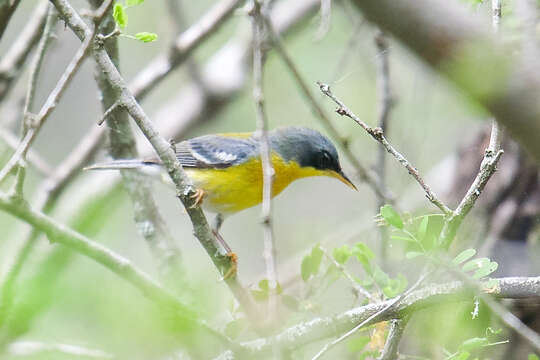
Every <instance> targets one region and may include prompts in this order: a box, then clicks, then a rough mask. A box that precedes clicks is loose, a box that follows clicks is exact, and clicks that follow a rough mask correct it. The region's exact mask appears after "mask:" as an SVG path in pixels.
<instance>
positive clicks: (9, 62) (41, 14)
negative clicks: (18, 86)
mask: <svg viewBox="0 0 540 360" xmlns="http://www.w3.org/2000/svg"><path fill="white" fill-rule="evenodd" d="M48 4H49V2H48V1H47V0H42V1H41V2H40V3H39V4H38V5H37V6H36V8H35V10H34V12H33V13H32V15H31V16H30V18H29V19H28V23H27V24H26V26H25V27H24V29H23V30H22V31H21V34H20V35H19V37H18V38H17V39H16V40H15V41H13V43H12V45H11V46H10V48H9V49H8V50H7V51H6V52H5V55H4V57H3V58H2V60H1V61H0V103H1V102H2V100H4V99H5V98H6V96H7V95H8V94H9V92H10V91H11V90H12V89H13V87H14V86H13V81H15V80H16V79H17V78H18V77H19V75H20V74H21V69H22V67H23V65H24V63H25V62H26V60H27V58H28V56H29V55H30V52H31V51H32V49H33V48H34V46H35V45H36V44H37V43H38V41H39V39H40V37H41V33H42V31H43V26H44V25H45V20H46V19H47V9H48V7H49V5H48Z"/></svg>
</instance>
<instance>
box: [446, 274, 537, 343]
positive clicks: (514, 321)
mask: <svg viewBox="0 0 540 360" xmlns="http://www.w3.org/2000/svg"><path fill="white" fill-rule="evenodd" d="M445 266H446V268H447V269H448V270H449V271H450V272H451V273H452V274H453V275H455V276H456V277H457V278H458V279H460V280H461V281H462V282H463V283H464V284H465V285H466V286H467V287H468V288H470V289H472V290H473V291H474V292H475V293H477V294H478V297H479V298H480V299H481V300H482V301H483V302H484V303H485V304H486V305H487V306H488V307H489V308H490V309H491V311H492V312H493V313H494V314H495V315H496V316H497V317H498V318H499V319H501V321H502V322H503V323H505V324H506V325H507V326H508V327H509V328H511V329H512V330H514V331H515V332H516V333H517V334H518V335H520V336H521V337H523V338H524V339H525V340H526V341H527V342H528V343H529V344H530V345H531V346H532V347H533V348H534V349H535V350H536V351H538V352H540V335H538V334H537V333H536V332H535V331H534V330H532V329H530V328H529V327H528V326H527V325H525V324H524V323H523V322H522V321H521V320H520V319H519V318H518V317H517V316H515V315H514V314H512V313H511V312H510V311H508V310H507V309H506V308H505V307H504V306H502V305H501V304H499V303H498V302H497V301H495V300H494V299H493V298H492V297H491V296H489V295H488V294H485V293H484V292H482V286H481V284H480V282H479V281H477V280H475V279H472V278H470V277H469V276H468V275H467V274H465V273H463V271H461V270H456V269H455V267H453V266H452V265H448V264H445Z"/></svg>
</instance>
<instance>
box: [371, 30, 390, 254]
mask: <svg viewBox="0 0 540 360" xmlns="http://www.w3.org/2000/svg"><path fill="white" fill-rule="evenodd" d="M375 46H376V47H377V62H376V68H377V70H376V79H377V81H376V83H377V99H378V101H377V108H378V113H379V114H378V118H379V119H378V126H379V128H381V130H382V131H383V133H388V120H389V118H390V110H391V108H392V105H393V103H394V101H393V99H392V95H391V92H390V59H389V58H390V56H389V52H390V48H389V46H388V39H387V38H386V36H385V35H384V33H383V32H382V31H379V32H378V33H377V35H375ZM377 150H378V151H377V160H376V162H375V172H376V173H377V176H378V178H379V183H380V184H381V186H383V187H386V154H385V149H384V147H382V146H379V147H378V149H377ZM385 203H386V199H385V198H383V197H382V196H377V207H376V209H375V211H376V214H378V213H379V211H380V208H381V206H383V205H384V204H385ZM379 234H380V239H381V244H380V249H381V251H380V254H381V261H382V263H383V264H384V263H385V262H386V260H387V256H386V249H387V247H388V230H387V228H386V227H384V226H381V227H380V230H379Z"/></svg>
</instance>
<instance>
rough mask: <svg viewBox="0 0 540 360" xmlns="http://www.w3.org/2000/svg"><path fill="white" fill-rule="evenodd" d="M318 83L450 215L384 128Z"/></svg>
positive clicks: (429, 197)
mask: <svg viewBox="0 0 540 360" xmlns="http://www.w3.org/2000/svg"><path fill="white" fill-rule="evenodd" d="M318 84H319V87H320V89H321V92H322V93H323V94H324V95H326V96H328V97H329V98H330V99H332V100H333V101H334V102H335V103H336V104H337V105H338V109H337V110H336V112H337V113H338V114H339V115H342V116H347V117H348V118H350V119H352V120H354V121H355V122H356V123H357V124H358V125H360V126H361V127H362V128H363V129H364V130H366V132H367V133H368V134H369V135H371V137H373V138H374V139H375V140H377V141H378V142H380V143H381V144H382V146H384V148H385V149H386V151H388V152H389V153H390V154H391V155H392V156H394V157H395V158H396V160H397V161H398V162H399V163H400V164H401V165H403V166H404V167H405V168H406V169H407V171H408V172H409V174H411V176H412V177H413V178H414V179H415V180H416V181H417V182H418V184H420V186H421V187H422V189H424V191H425V193H426V197H427V198H428V200H429V201H430V202H431V203H432V204H434V205H435V206H437V207H438V208H439V209H440V210H441V211H442V212H443V214H445V215H448V214H450V213H451V211H452V210H450V209H449V208H448V207H447V206H446V205H445V204H444V203H443V202H442V201H441V200H439V198H438V197H437V196H436V195H435V194H434V193H433V191H431V188H430V187H429V186H428V185H427V184H426V183H425V181H424V180H423V179H422V177H420V174H419V173H418V170H417V169H416V168H415V167H414V166H412V165H411V163H410V162H409V161H408V160H407V159H406V158H405V157H404V156H403V155H402V154H400V153H399V152H398V151H397V150H396V149H394V147H393V146H392V145H390V143H389V142H388V140H386V137H385V136H384V133H383V131H382V129H380V128H372V127H370V126H369V125H368V124H366V123H365V122H363V121H362V120H361V119H360V118H358V116H356V115H355V114H354V113H353V112H352V111H351V110H349V108H348V107H347V106H346V105H345V104H344V103H343V102H342V101H341V100H339V99H338V98H337V97H336V96H335V95H334V94H333V93H332V91H331V90H330V86H329V85H326V84H323V83H318Z"/></svg>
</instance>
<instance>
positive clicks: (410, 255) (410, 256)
mask: <svg viewBox="0 0 540 360" xmlns="http://www.w3.org/2000/svg"><path fill="white" fill-rule="evenodd" d="M423 255H424V253H423V252H421V251H409V252H407V253H406V254H405V257H406V258H407V259H414V258H416V257H419V256H423Z"/></svg>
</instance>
